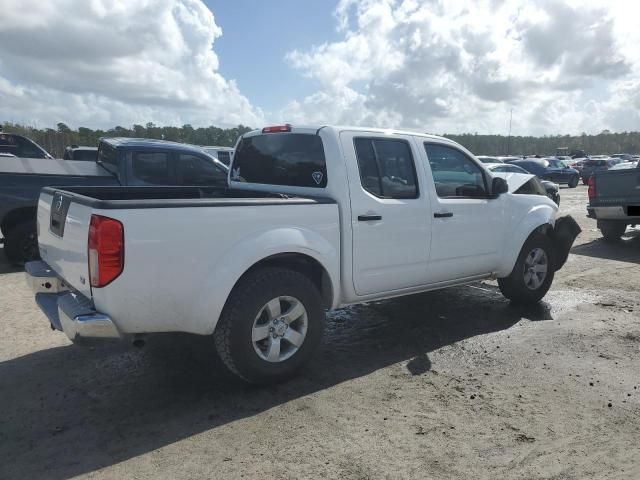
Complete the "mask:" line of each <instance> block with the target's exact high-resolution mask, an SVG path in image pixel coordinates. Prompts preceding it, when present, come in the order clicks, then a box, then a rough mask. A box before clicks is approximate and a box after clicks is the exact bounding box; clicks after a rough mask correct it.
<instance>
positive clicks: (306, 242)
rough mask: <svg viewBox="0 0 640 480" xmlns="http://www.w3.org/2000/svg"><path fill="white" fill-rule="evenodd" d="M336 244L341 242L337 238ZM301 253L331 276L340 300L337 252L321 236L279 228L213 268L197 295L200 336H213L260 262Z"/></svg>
mask: <svg viewBox="0 0 640 480" xmlns="http://www.w3.org/2000/svg"><path fill="white" fill-rule="evenodd" d="M336 244H339V239H338V238H336ZM288 253H299V254H303V255H306V256H308V257H311V258H313V259H314V260H316V261H317V262H318V263H319V264H320V265H322V267H323V268H324V269H325V270H326V272H327V273H328V275H329V277H330V280H331V284H332V289H333V298H334V301H337V299H339V298H340V291H339V286H340V281H339V272H340V256H339V252H338V251H337V249H336V248H335V247H334V246H333V245H332V244H331V243H330V242H329V241H328V240H327V239H326V238H324V237H323V236H321V235H319V234H318V233H316V232H314V231H312V230H307V229H301V228H291V227H285V228H277V229H274V230H269V231H266V232H263V233H262V234H259V235H257V236H255V237H252V238H248V239H245V240H244V241H242V242H239V243H237V244H235V245H234V246H233V247H232V248H230V249H229V250H228V251H227V252H225V254H224V255H222V256H221V258H222V260H221V261H220V262H218V263H217V264H215V265H212V266H211V268H210V271H211V272H212V275H211V277H209V278H208V279H207V280H206V281H205V282H204V284H203V288H202V289H201V291H200V292H199V294H198V295H197V298H198V299H199V301H198V302H197V304H196V314H195V316H196V318H197V323H198V324H199V325H198V327H197V330H198V333H201V334H210V333H213V331H214V330H215V327H216V324H217V323H218V318H219V316H220V314H221V313H222V309H223V307H224V305H225V303H226V301H227V298H228V296H229V294H230V293H231V291H232V290H233V287H234V286H235V284H236V283H237V281H238V280H239V279H240V277H242V275H244V273H245V272H247V271H248V270H249V269H250V268H251V267H253V266H254V265H256V264H257V263H258V262H260V261H262V260H264V259H266V258H269V257H272V256H276V255H280V254H288Z"/></svg>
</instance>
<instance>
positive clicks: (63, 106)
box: [0, 0, 640, 135]
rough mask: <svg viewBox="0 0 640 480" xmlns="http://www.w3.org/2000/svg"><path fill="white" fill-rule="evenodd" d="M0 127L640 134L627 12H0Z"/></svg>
mask: <svg viewBox="0 0 640 480" xmlns="http://www.w3.org/2000/svg"><path fill="white" fill-rule="evenodd" d="M0 12H2V13H1V14H0V122H2V121H10V122H18V123H26V124H29V125H32V126H36V127H40V128H42V127H49V126H55V125H56V124H57V123H58V122H63V123H66V124H67V125H69V126H71V127H78V126H86V127H91V128H111V127H113V126H115V125H122V126H130V125H132V124H135V123H139V124H146V123H147V122H154V123H155V124H157V125H183V124H191V125H193V126H208V125H216V126H221V127H229V126H235V125H238V124H243V125H249V126H253V127H260V126H263V125H266V124H274V123H283V122H289V123H294V124H313V125H319V124H322V125H324V124H340V125H360V126H375V127H384V128H405V129H411V130H416V131H422V132H430V133H465V132H470V133H480V134H495V133H497V134H506V133H507V130H508V125H509V115H510V112H511V111H513V134H514V135H554V134H579V133H581V132H587V133H598V132H600V131H602V130H605V129H608V130H612V131H631V130H634V131H638V130H640V48H638V45H640V28H638V18H640V2H638V1H637V0H475V1H463V0H316V1H311V0H309V1H305V0H279V1H277V2H271V1H270V2H266V1H262V0H204V1H202V0H48V1H46V2H43V1H41V0H0Z"/></svg>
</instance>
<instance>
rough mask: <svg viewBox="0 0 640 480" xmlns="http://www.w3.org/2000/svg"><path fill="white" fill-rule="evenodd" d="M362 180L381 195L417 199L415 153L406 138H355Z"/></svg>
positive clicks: (372, 192) (363, 183) (370, 189)
mask: <svg viewBox="0 0 640 480" xmlns="http://www.w3.org/2000/svg"><path fill="white" fill-rule="evenodd" d="M354 145H355V149H356V156H357V158H358V168H359V170H360V182H361V183H362V188H364V189H365V190H366V191H367V192H369V193H371V194H373V195H375V196H377V197H381V198H417V197H418V186H417V183H416V171H415V167H414V163H413V156H412V155H411V149H410V148H409V144H408V143H407V142H405V141H404V140H388V139H378V138H356V139H354Z"/></svg>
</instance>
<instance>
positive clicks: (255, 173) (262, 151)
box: [231, 133, 327, 188]
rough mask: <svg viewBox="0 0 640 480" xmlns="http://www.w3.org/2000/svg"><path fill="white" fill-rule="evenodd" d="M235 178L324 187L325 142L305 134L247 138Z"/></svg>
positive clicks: (238, 154) (240, 148)
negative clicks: (323, 144)
mask: <svg viewBox="0 0 640 480" xmlns="http://www.w3.org/2000/svg"><path fill="white" fill-rule="evenodd" d="M231 179H232V180H234V181H237V182H248V183H263V184H268V185H287V186H291V187H313V188H324V187H326V186H327V165H326V161H325V156H324V147H323V146H322V139H321V138H320V137H319V136H317V135H311V134H302V133H267V134H264V135H256V136H253V137H246V138H243V139H242V140H241V141H240V144H239V145H238V148H237V150H236V153H235V155H234V158H233V166H232V170H231Z"/></svg>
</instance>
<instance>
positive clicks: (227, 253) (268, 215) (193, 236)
mask: <svg viewBox="0 0 640 480" xmlns="http://www.w3.org/2000/svg"><path fill="white" fill-rule="evenodd" d="M94 213H97V214H100V215H105V216H109V217H112V218H116V219H118V220H120V221H121V222H122V223H123V225H124V229H125V267H124V271H123V273H122V275H121V276H120V277H118V278H117V279H116V280H115V281H113V282H112V283H111V284H109V285H107V286H106V287H104V288H94V289H93V300H94V303H95V306H96V309H97V310H98V311H100V312H102V313H106V314H107V315H109V316H110V317H111V318H112V319H113V320H114V322H116V324H117V326H118V329H119V330H120V331H121V332H125V333H138V332H163V331H184V332H191V333H199V334H208V333H211V332H213V330H214V328H215V325H216V323H217V320H218V317H219V315H220V312H221V311H222V308H223V307H224V303H225V302H226V299H227V297H228V294H229V293H230V291H231V289H232V288H233V286H234V285H235V283H236V282H237V280H238V279H239V278H240V276H241V275H242V274H243V273H244V272H246V270H247V269H248V268H250V267H251V266H252V265H254V264H255V263H256V262H258V261H259V260H261V259H264V258H265V257H269V256H271V255H276V254H279V253H285V252H296V253H302V254H306V255H309V256H311V257H313V258H316V259H318V260H321V263H323V264H324V266H325V268H326V269H327V270H328V273H329V275H330V277H331V278H332V280H333V284H334V288H335V289H336V290H335V293H334V294H339V293H338V290H337V288H339V284H340V281H339V269H340V263H339V259H340V257H339V252H340V232H339V224H338V222H339V218H338V211H337V205H335V204H316V205H257V206H231V207H229V206H220V207H187V208H151V209H109V210H104V211H100V210H97V211H95V212H94ZM84 260H85V261H86V258H85V259H84ZM78 271H80V269H79V268H78Z"/></svg>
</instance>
